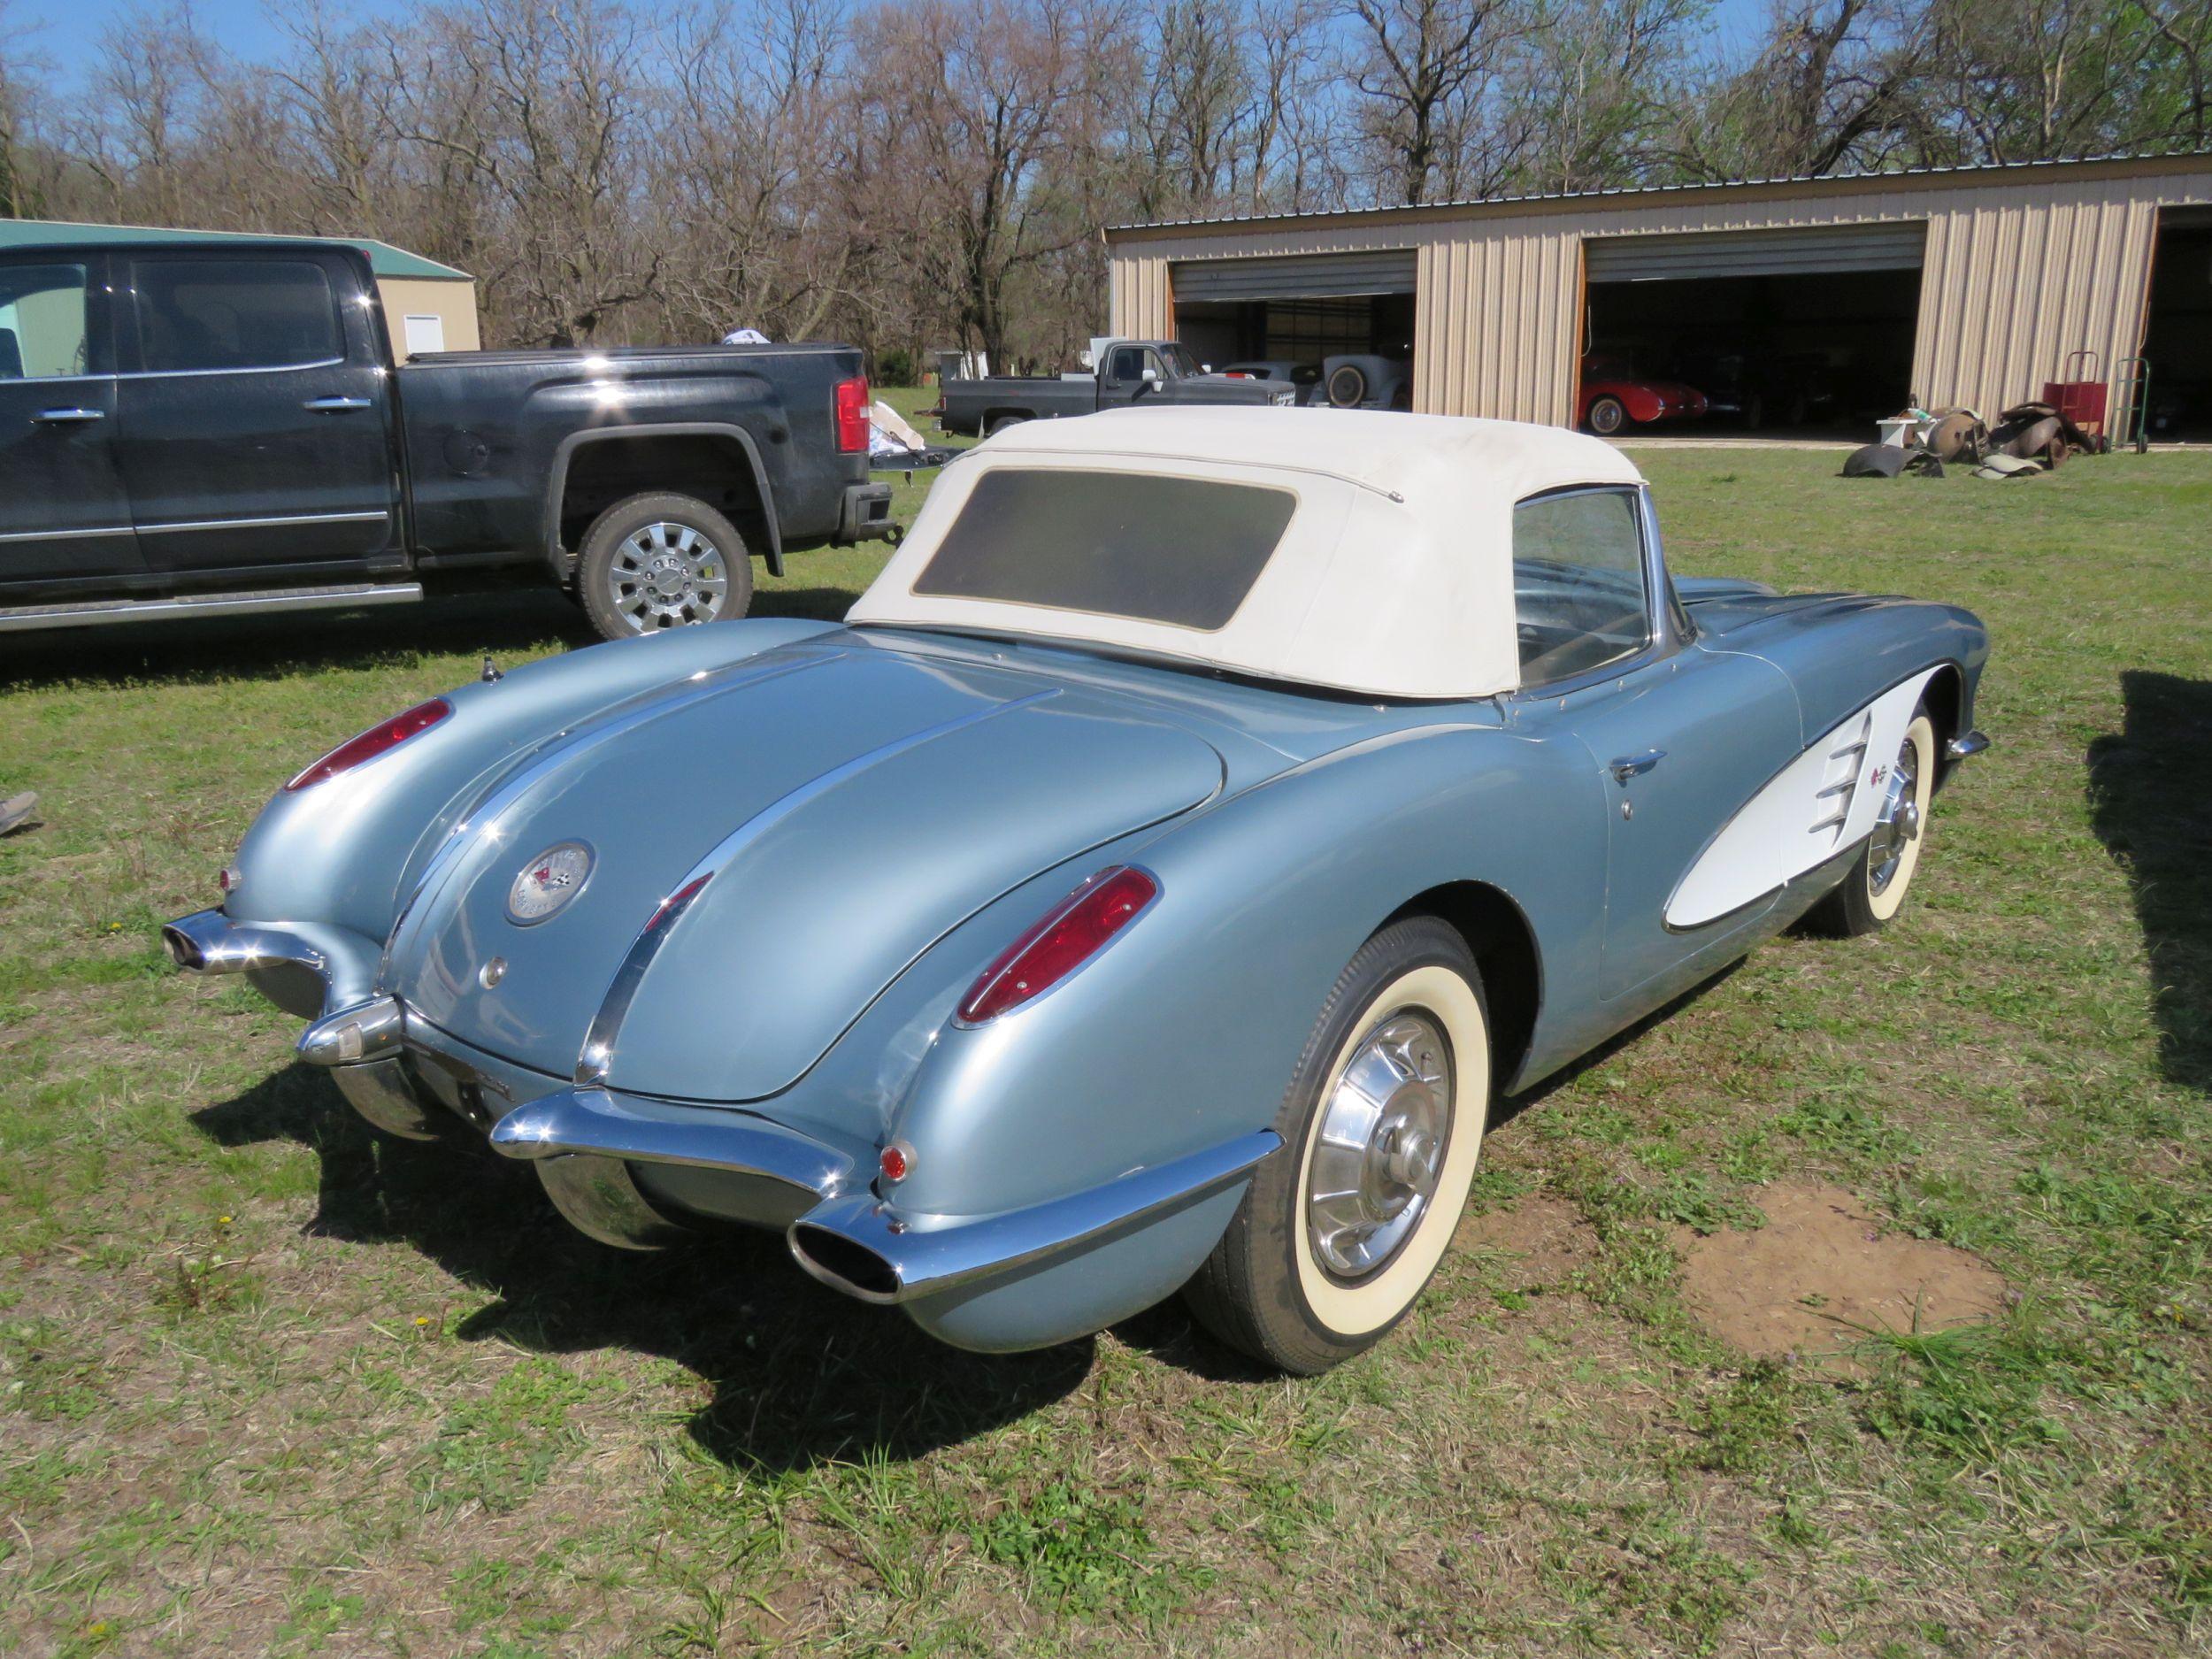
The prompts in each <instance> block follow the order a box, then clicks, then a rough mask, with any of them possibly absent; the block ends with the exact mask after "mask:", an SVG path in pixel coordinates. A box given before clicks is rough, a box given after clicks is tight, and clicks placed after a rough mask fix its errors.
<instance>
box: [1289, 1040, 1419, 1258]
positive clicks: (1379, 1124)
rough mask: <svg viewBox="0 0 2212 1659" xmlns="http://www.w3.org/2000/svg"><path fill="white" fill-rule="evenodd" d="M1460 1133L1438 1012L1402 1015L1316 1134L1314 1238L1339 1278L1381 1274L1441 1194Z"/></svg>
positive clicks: (1368, 1045)
mask: <svg viewBox="0 0 2212 1659" xmlns="http://www.w3.org/2000/svg"><path fill="white" fill-rule="evenodd" d="M1451 1128H1452V1048H1451V1043H1450V1041H1448V1039H1447V1038H1446V1037H1445V1035H1444V1033H1443V1029H1442V1027H1441V1026H1440V1025H1439V1024H1438V1023H1437V1021H1436V1020H1435V1019H1434V1018H1432V1016H1430V1015H1429V1014H1427V1013H1425V1012H1424V1011H1422V1010H1417V1009H1402V1010H1398V1011H1397V1012H1395V1013H1393V1014H1391V1015H1389V1016H1388V1017H1387V1018H1385V1019H1383V1020H1381V1021H1380V1022H1379V1023H1378V1024H1377V1025H1374V1026H1373V1027H1372V1028H1371V1030H1370V1031H1369V1032H1368V1033H1367V1034H1366V1036H1364V1037H1363V1038H1362V1039H1361V1040H1360V1041H1359V1044H1358V1046H1357V1047H1356V1048H1354V1050H1353V1051H1352V1057H1351V1058H1350V1059H1349V1060H1348V1061H1346V1062H1345V1064H1344V1069H1343V1070H1342V1071H1340V1072H1338V1073H1337V1077H1336V1080H1335V1082H1334V1083H1333V1084H1332V1085H1331V1087H1330V1090H1329V1094H1328V1097H1327V1098H1326V1099H1325V1101H1323V1102H1322V1106H1321V1122H1320V1124H1319V1125H1318V1126H1317V1129H1316V1131H1315V1133H1314V1141H1313V1153H1312V1163H1311V1165H1310V1174H1309V1180H1308V1195H1307V1199H1306V1217H1305V1221H1306V1234H1307V1240H1308V1242H1309V1243H1310V1245H1311V1247H1312V1249H1313V1256H1314V1259H1315V1260H1316V1261H1317V1262H1318V1263H1321V1265H1322V1266H1323V1267H1324V1268H1325V1269H1326V1270H1327V1271H1329V1272H1331V1273H1333V1274H1334V1275H1336V1276H1337V1277H1339V1278H1340V1279H1364V1278H1366V1277H1367V1276H1368V1275H1370V1274H1371V1273H1374V1272H1376V1271H1379V1269H1381V1268H1382V1267H1383V1266H1384V1265H1385V1264H1386V1263H1388V1262H1389V1260H1390V1258H1391V1257H1392V1256H1395V1255H1396V1254H1397V1253H1398V1249H1399V1247H1400V1246H1402V1245H1403V1244H1404V1243H1405V1241H1406V1240H1408V1239H1409V1238H1411V1237H1412V1236H1413V1233H1414V1231H1415V1230H1416V1229H1417V1227H1419V1226H1420V1225H1421V1218H1422V1217H1423V1216H1425V1215H1426V1214H1427V1213H1428V1208H1429V1202H1430V1201H1431V1200H1432V1198H1433V1197H1434V1196H1435V1195H1436V1185H1437V1177H1438V1174H1439V1172H1440V1171H1441V1170H1442V1169H1443V1167H1444V1148H1445V1147H1446V1145H1447V1143H1448V1141H1450V1139H1451Z"/></svg>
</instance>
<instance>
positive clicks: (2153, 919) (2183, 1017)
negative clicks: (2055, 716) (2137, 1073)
mask: <svg viewBox="0 0 2212 1659" xmlns="http://www.w3.org/2000/svg"><path fill="white" fill-rule="evenodd" d="M2120 699H2121V703H2122V707H2123V709H2124V720H2123V724H2122V726H2121V729H2120V730H2119V731H2118V732H2116V733H2112V734H2110V735H2108V736H2105V737H2101V738H2098V739H2097V740H2096V741H2094V742H2093V743H2091V744H2090V746H2089V757H2088V758H2089V804H2090V821H2091V823H2092V824H2093V826H2094V827H2095V829H2096V832H2097V839H2098V840H2100V841H2102V842H2103V843H2104V844H2105V848H2106V850H2107V851H2108V852H2110V853H2111V854H2112V856H2114V857H2115V858H2116V859H2117V860H2118V861H2119V862H2120V864H2121V865H2122V866H2123V867H2124V869H2125V870H2126V871H2127V874H2128V880H2129V884H2130V885H2131V887H2132V888H2133V889H2134V896H2135V915H2136V919H2137V921H2138V922H2139V924H2140V925H2141V926H2142V929H2143V942H2144V947H2145V949H2147V951H2148V952H2149V955H2150V966H2151V998H2152V1007H2151V1017H2152V1018H2153V1019H2154V1021H2155V1022H2156V1024H2157V1026H2158V1049H2159V1060H2160V1063H2161V1064H2162V1066H2163V1067H2164V1069H2165V1072H2166V1075H2167V1076H2168V1077H2169V1078H2170V1079H2173V1081H2175V1082H2176V1083H2178V1084H2180V1085H2182V1086H2183V1087H2185V1088H2193V1089H2197V1090H2200V1091H2202V1092H2206V1093H2212V795H2208V793H2207V790H2206V780H2207V779H2208V778H2212V680H2185V679H2183V678H2182V677H2181V676H2179V675H2177V674H2160V673H2153V672H2149V671H2147V670H2143V669H2134V670H2131V671H2129V672H2126V673H2124V674H2122V675H2121V676H2120Z"/></svg>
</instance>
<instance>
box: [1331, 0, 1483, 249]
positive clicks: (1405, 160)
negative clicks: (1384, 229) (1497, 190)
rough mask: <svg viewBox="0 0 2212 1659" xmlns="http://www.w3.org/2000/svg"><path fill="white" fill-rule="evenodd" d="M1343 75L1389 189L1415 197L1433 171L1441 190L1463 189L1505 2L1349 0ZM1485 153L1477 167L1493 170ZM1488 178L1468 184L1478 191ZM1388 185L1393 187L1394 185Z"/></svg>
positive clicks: (1420, 198) (1422, 193) (1406, 198)
mask: <svg viewBox="0 0 2212 1659" xmlns="http://www.w3.org/2000/svg"><path fill="white" fill-rule="evenodd" d="M1345 16H1346V18H1347V19H1348V22H1349V24H1350V26H1351V27H1352V30H1353V35H1354V39H1353V42H1352V44H1351V47H1350V49H1349V50H1350V54H1351V56H1350V65H1349V67H1350V80H1351V82H1352V85H1353V86H1354V87H1355V88H1356V89H1357V90H1358V92H1359V94H1360V96H1361V97H1362V98H1363V99H1365V100H1366V103H1365V104H1364V105H1363V108H1362V111H1361V114H1362V118H1363V119H1362V126H1363V132H1364V134H1365V135H1366V137H1367V138H1368V140H1369V142H1370V143H1371V145H1372V146H1373V147H1374V148H1375V149H1376V150H1378V151H1379V155H1380V157H1381V158H1382V160H1383V166H1382V167H1381V168H1380V169H1379V171H1380V172H1381V173H1382V174H1383V176H1384V179H1389V178H1390V175H1394V180H1391V181H1390V182H1389V183H1384V182H1383V180H1378V182H1379V184H1382V188H1383V189H1384V190H1385V192H1386V195H1387V196H1394V197H1395V199H1397V200H1399V201H1402V202H1405V203H1407V204H1413V205H1418V204H1420V203H1422V202H1425V201H1427V200H1429V199H1430V190H1431V188H1432V185H1433V184H1434V183H1435V182H1437V180H1439V178H1440V177H1442V178H1443V179H1444V180H1446V183H1447V190H1446V193H1447V195H1453V194H1457V193H1459V192H1461V191H1463V190H1465V189H1467V188H1469V187H1470V181H1469V180H1468V178H1467V176H1466V175H1467V174H1468V173H1469V171H1470V169H1469V166H1468V162H1469V152H1470V150H1471V146H1472V145H1474V144H1475V143H1476V142H1478V138H1479V131H1480V127H1481V120H1482V115H1483V110H1482V108H1481V98H1482V95H1483V94H1484V92H1485V91H1486V90H1487V88H1488V85H1489V82H1490V81H1491V78H1492V77H1493V76H1494V74H1495V73H1496V71H1497V67H1498V65H1499V62H1500V58H1501V52H1502V49H1503V47H1504V45H1505V44H1506V42H1507V41H1508V40H1509V38H1510V24H1511V21H1512V19H1513V16H1514V14H1513V13H1512V12H1509V11H1508V10H1507V8H1506V4H1505V0H1348V5H1347V7H1346V12H1345ZM1501 170H1502V169H1501V168H1500V167H1499V165H1498V162H1497V159H1496V158H1495V157H1492V158H1490V159H1489V161H1488V164H1487V165H1485V166H1484V167H1483V168H1482V169H1481V172H1482V173H1484V174H1485V175H1487V174H1491V173H1497V172H1499V171H1501ZM1485 182H1486V178H1485V179H1483V180H1476V181H1474V182H1473V186H1472V188H1474V190H1475V191H1476V193H1480V191H1481V189H1482V186H1483V184H1484V183H1485ZM1393 186H1394V188H1393Z"/></svg>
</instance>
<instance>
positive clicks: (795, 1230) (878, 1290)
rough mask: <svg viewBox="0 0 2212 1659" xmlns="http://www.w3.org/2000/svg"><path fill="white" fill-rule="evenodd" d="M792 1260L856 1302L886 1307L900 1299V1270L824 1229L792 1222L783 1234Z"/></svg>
mask: <svg viewBox="0 0 2212 1659" xmlns="http://www.w3.org/2000/svg"><path fill="white" fill-rule="evenodd" d="M785 1237H786V1242H787V1243H788V1244H789V1245H790V1247H791V1257H792V1259H793V1260H794V1261H795V1262H797V1263H798V1264H799V1265H800V1266H801V1267H803V1268H804V1269H805V1270H806V1272H807V1276H808V1277H809V1278H810V1279H819V1280H820V1281H821V1282H822V1283H823V1284H825V1285H827V1286H829V1287H830V1288H831V1289H832V1290H836V1291H842V1292H843V1293H844V1294H846V1295H848V1296H850V1297H853V1298H854V1299H855V1300H856V1301H859V1302H873V1303H875V1304H876V1305H877V1306H879V1307H887V1306H888V1305H890V1304H891V1303H893V1302H898V1301H900V1300H902V1297H903V1296H904V1294H905V1292H906V1286H905V1285H904V1284H903V1283H902V1281H901V1280H900V1278H899V1270H898V1269H897V1268H896V1267H895V1266H894V1265H893V1264H892V1263H890V1262H889V1261H888V1260H887V1259H886V1258H885V1257H884V1256H879V1255H878V1254H877V1253H876V1252H875V1251H873V1250H872V1249H870V1248H868V1247H867V1246H866V1245H864V1244H862V1243H860V1242H859V1241H858V1240H854V1239H849V1238H847V1237H846V1236H845V1235H844V1234H843V1233H836V1232H833V1231H832V1230H831V1229H829V1228H827V1227H821V1226H816V1225H812V1224H810V1223H809V1222H805V1221H795V1222H793V1223H792V1224H791V1231H790V1232H789V1233H787V1234H786V1235H785Z"/></svg>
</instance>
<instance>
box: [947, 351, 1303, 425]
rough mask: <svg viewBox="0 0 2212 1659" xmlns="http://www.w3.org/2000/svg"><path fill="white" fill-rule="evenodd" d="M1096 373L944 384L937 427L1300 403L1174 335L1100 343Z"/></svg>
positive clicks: (1290, 394)
mask: <svg viewBox="0 0 2212 1659" xmlns="http://www.w3.org/2000/svg"><path fill="white" fill-rule="evenodd" d="M1091 357H1092V361H1094V363H1096V364H1097V365H1098V373H1095V374H1057V375H1055V374H1037V375H1030V374H994V375H987V376H986V377H984V378H983V379H981V380H947V381H946V382H945V383H944V403H943V405H942V408H941V411H940V413H939V415H938V424H939V425H941V426H943V427H944V429H945V430H946V431H947V432H962V433H967V434H971V435H972V434H977V433H992V432H996V431H998V430H999V429H1000V428H1001V427H1002V426H1013V425H1015V424H1017V423H1018V422H1020V421H1024V420H1049V419H1054V418H1056V417H1058V416H1062V415H1088V414H1092V413H1094V412H1096V411H1099V410H1102V409H1115V408H1119V407H1121V406H1122V405H1124V404H1132V403H1267V404H1280V405H1282V406H1284V407H1286V408H1287V407H1289V406H1290V405H1291V404H1293V403H1296V402H1297V401H1298V394H1297V393H1296V392H1295V391H1294V390H1293V389H1292V388H1289V387H1288V386H1285V385H1280V384H1271V383H1270V382H1268V381H1266V380H1252V379H1248V378H1247V377H1245V376H1242V375H1234V374H1209V373H1206V372H1205V371H1204V370H1202V369H1201V368H1200V367H1199V366H1198V364H1197V363H1196V362H1195V361H1194V359H1193V358H1192V357H1191V354H1190V351H1189V349H1188V348H1187V347H1185V346H1183V345H1181V344H1180V343H1179V342H1176V341H1172V340H1096V341H1093V342H1091Z"/></svg>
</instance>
